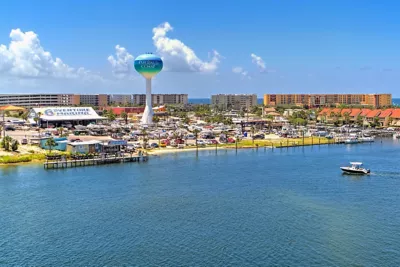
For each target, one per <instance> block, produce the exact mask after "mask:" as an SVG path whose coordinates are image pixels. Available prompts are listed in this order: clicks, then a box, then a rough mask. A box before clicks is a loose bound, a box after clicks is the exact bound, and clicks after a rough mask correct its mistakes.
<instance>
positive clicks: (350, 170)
mask: <svg viewBox="0 0 400 267" xmlns="http://www.w3.org/2000/svg"><path fill="white" fill-rule="evenodd" d="M340 169H341V170H342V171H343V172H344V173H348V174H369V173H370V172H371V171H370V170H368V169H364V168H352V167H340Z"/></svg>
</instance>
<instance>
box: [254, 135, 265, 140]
mask: <svg viewBox="0 0 400 267" xmlns="http://www.w3.org/2000/svg"><path fill="white" fill-rule="evenodd" d="M253 138H254V139H264V138H265V135H263V134H256V135H254V137H253Z"/></svg>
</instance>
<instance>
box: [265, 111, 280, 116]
mask: <svg viewBox="0 0 400 267" xmlns="http://www.w3.org/2000/svg"><path fill="white" fill-rule="evenodd" d="M268 115H271V116H282V115H281V114H279V113H278V112H268V113H267V116H268Z"/></svg>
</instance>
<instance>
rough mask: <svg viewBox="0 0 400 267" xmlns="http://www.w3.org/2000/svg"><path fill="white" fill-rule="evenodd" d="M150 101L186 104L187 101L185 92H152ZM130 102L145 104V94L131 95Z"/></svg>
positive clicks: (157, 103)
mask: <svg viewBox="0 0 400 267" xmlns="http://www.w3.org/2000/svg"><path fill="white" fill-rule="evenodd" d="M151 102H152V104H153V105H164V104H187V103H188V102H189V99H188V95H187V94H152V95H151ZM132 104H134V105H138V106H143V105H145V104H146V95H145V94H134V95H132Z"/></svg>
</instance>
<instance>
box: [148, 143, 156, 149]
mask: <svg viewBox="0 0 400 267" xmlns="http://www.w3.org/2000/svg"><path fill="white" fill-rule="evenodd" d="M150 147H151V148H158V144H157V143H151V144H150Z"/></svg>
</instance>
